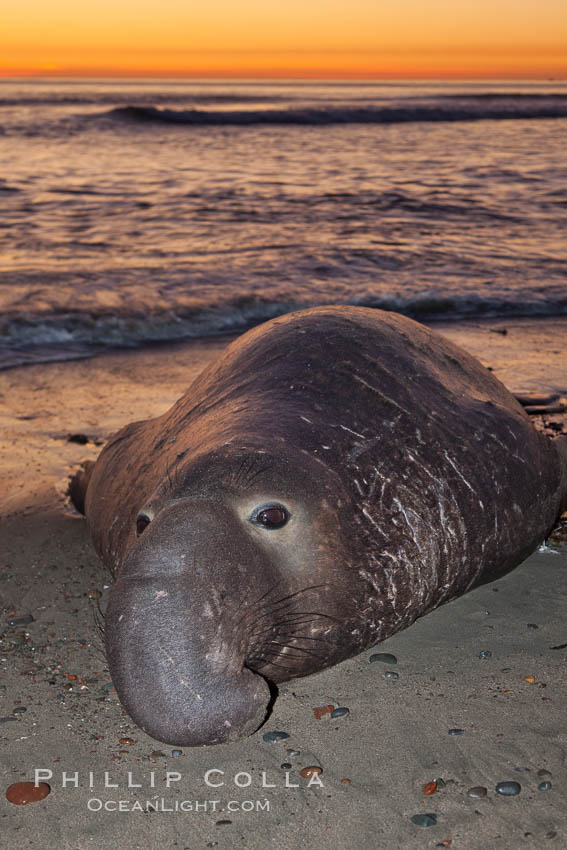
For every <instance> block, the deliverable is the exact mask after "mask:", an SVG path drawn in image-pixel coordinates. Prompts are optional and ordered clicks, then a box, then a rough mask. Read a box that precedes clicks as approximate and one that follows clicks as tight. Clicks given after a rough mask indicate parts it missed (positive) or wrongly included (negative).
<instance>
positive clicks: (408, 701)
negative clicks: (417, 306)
mask: <svg viewBox="0 0 567 850" xmlns="http://www.w3.org/2000/svg"><path fill="white" fill-rule="evenodd" d="M436 327H437V328H438V329H439V330H441V331H442V332H444V333H447V335H448V336H450V337H451V338H452V339H453V340H455V341H457V342H459V343H460V344H461V345H462V346H463V347H465V348H468V349H469V350H471V351H472V352H473V353H475V354H476V355H477V356H480V357H481V359H482V360H483V362H485V363H486V364H487V365H490V366H491V367H492V368H493V369H494V372H495V374H496V375H497V376H498V377H500V378H501V379H502V380H504V382H505V383H506V384H507V386H509V387H510V388H511V389H512V390H514V391H519V390H545V391H549V390H559V391H561V392H563V393H564V394H565V392H566V391H567V356H566V352H567V322H565V321H563V322H562V321H559V320H541V321H539V322H529V321H522V320H513V321H510V322H506V321H503V320H499V321H494V322H487V323H482V324H479V323H474V324H468V323H465V324H460V325H458V326H455V325H450V326H443V325H437V326H436ZM503 330H506V331H507V333H506V334H503V333H502V332H501V331H503ZM225 343H226V340H214V341H207V342H202V343H188V344H179V345H174V346H164V347H157V348H153V349H149V350H145V351H130V352H110V353H107V354H104V355H101V356H99V357H97V358H94V359H92V360H83V361H74V362H68V363H50V364H43V365H39V366H27V367H22V368H18V369H14V370H11V371H7V372H4V373H2V374H1V375H0V393H1V398H2V403H3V412H2V420H3V426H4V427H3V430H2V437H1V446H2V456H3V460H2V483H3V486H2V488H1V491H0V508H1V519H0V528H1V539H2V544H3V545H2V551H1V555H2V559H1V561H0V598H1V603H2V612H1V616H2V621H1V625H2V628H1V633H2V635H3V637H2V640H1V642H0V718H7V717H15V719H13V720H6V721H5V722H0V739H1V748H0V761H1V776H2V788H3V789H4V790H3V793H2V796H1V800H2V802H1V803H0V810H1V813H0V816H1V818H2V820H1V821H0V824H1V830H2V835H3V837H4V842H3V843H5V846H7V847H8V846H9V847H11V848H41V850H52V848H53V850H77V848H81V850H83V848H89V847H92V848H97V850H99V848H100V850H106V848H113V850H114V848H115V847H117V846H118V847H123V848H144V850H145V848H148V847H154V846H155V847H164V848H168V849H169V848H177V847H179V848H191V850H193V848H201V847H207V846H217V847H218V848H220V850H222V848H236V847H239V848H241V847H242V848H246V847H247V848H256V847H258V848H260V847H262V848H263V847H267V846H279V847H310V848H319V847H321V848H323V847H325V848H337V849H338V848H345V847H361V848H380V850H381V848H384V850H391V848H408V850H409V848H411V849H412V850H413V848H421V847H423V848H425V847H435V846H440V845H442V843H443V842H449V841H452V845H448V844H445V845H442V846H452V847H458V848H466V850H469V848H471V850H472V849H473V848H474V849H475V850H476V848H479V850H480V848H482V850H485V849H486V848H491V850H500V848H502V850H504V848H507V850H511V848H516V847H526V848H541V847H550V848H554V847H555V848H562V847H565V846H567V809H566V807H565V802H564V801H565V789H566V787H567V765H566V761H565V752H566V747H567V731H566V730H567V727H566V725H565V708H564V707H565V704H566V698H567V693H566V691H567V683H566V680H565V672H564V671H565V662H566V660H567V648H565V647H564V648H561V649H554V648H552V647H558V646H562V645H563V644H567V626H566V625H565V608H566V604H567V553H566V552H565V551H562V552H559V553H555V552H550V551H544V552H539V553H536V554H534V555H532V556H531V557H530V558H529V559H528V560H527V561H525V562H524V564H522V565H521V566H520V567H519V568H518V569H517V570H515V571H514V572H513V573H512V574H510V575H508V576H506V577H505V578H504V579H502V580H500V581H498V582H495V583H493V584H491V585H488V586H485V587H483V588H479V589H477V590H476V591H473V592H472V593H470V594H469V595H467V596H466V597H463V598H461V599H459V600H456V601H454V602H451V603H450V604H448V605H446V606H444V607H442V608H440V609H438V610H437V611H435V612H434V613H432V614H430V615H428V616H427V617H425V618H423V619H422V620H420V621H419V622H418V623H416V624H415V625H414V626H412V627H411V628H410V629H408V630H406V631H405V632H403V633H401V634H400V635H397V636H395V637H393V638H391V639H389V640H388V641H386V642H384V643H383V644H381V645H380V646H379V647H378V649H374V650H369V651H367V652H365V653H363V654H362V655H361V656H359V657H358V658H355V659H352V660H350V661H347V662H345V663H343V664H341V665H339V666H338V667H335V668H333V669H331V670H328V671H325V672H323V673H320V674H318V675H316V676H311V677H309V678H307V679H302V680H295V681H293V682H290V683H287V684H285V685H283V686H282V687H281V688H280V695H279V698H278V699H277V701H276V704H275V708H274V712H273V714H272V716H271V718H270V719H269V721H268V723H267V724H266V726H265V727H264V728H263V729H262V730H261V731H260V732H258V733H256V734H255V735H253V736H252V737H251V738H249V739H247V740H245V741H241V742H239V743H237V744H232V745H227V746H219V747H213V748H200V749H196V750H190V749H185V750H183V751H182V754H181V755H180V756H178V757H174V756H173V755H172V750H173V749H174V748H172V747H169V746H167V745H163V744H160V743H158V742H156V741H153V740H152V739H151V738H149V737H148V736H146V735H145V734H144V733H143V732H142V731H141V730H139V729H138V728H137V727H136V726H134V724H133V723H132V722H131V721H130V720H129V718H128V717H127V716H126V715H125V714H124V712H123V711H122V709H121V707H120V705H119V703H118V701H117V699H116V695H115V692H114V690H113V689H112V686H111V683H110V680H109V677H108V673H107V671H106V665H105V660H104V656H103V654H102V645H101V640H100V637H99V635H98V632H97V626H96V608H97V606H98V604H102V606H104V601H105V597H106V595H107V593H108V587H107V586H108V584H109V577H108V575H107V574H106V572H105V571H104V570H103V568H102V567H101V566H100V564H99V563H98V561H97V558H96V556H95V555H94V552H93V550H92V548H91V545H90V542H89V539H88V535H87V531H86V523H85V521H84V520H83V519H82V518H81V517H79V516H78V515H77V514H76V513H74V512H73V511H72V509H71V508H70V507H69V506H68V504H67V503H66V499H65V489H66V485H67V479H68V475H69V473H70V471H71V470H72V469H73V467H74V466H75V465H77V464H78V463H80V462H81V461H82V460H85V459H87V458H93V457H96V455H97V454H98V452H99V451H100V445H102V444H103V443H104V441H105V440H106V439H107V437H108V436H109V435H110V434H111V433H112V432H113V431H115V430H116V429H117V428H118V427H120V426H121V425H122V424H124V423H126V422H128V421H132V420H133V419H138V418H146V417H148V416H153V415H156V414H158V413H161V412H163V411H164V410H165V409H166V408H167V407H168V406H169V405H170V404H171V403H172V402H173V401H175V400H176V399H177V398H178V397H179V395H181V393H182V392H183V391H184V389H185V388H186V386H187V385H188V384H189V383H190V382H191V379H192V378H193V377H194V376H195V375H196V374H197V373H198V372H199V371H200V369H201V368H203V366H204V365H205V364H206V363H207V362H209V360H210V359H211V358H212V357H213V356H214V355H215V353H216V352H217V351H218V350H219V349H220V348H221V347H222V346H223V345H224V344H225ZM544 422H547V424H548V426H550V423H555V426H554V427H555V428H560V427H563V428H565V429H566V430H567V424H566V423H567V419H566V418H565V416H564V415H563V416H562V415H554V416H550V417H546V418H545V419H541V418H540V419H539V425H540V426H542V425H543V424H544ZM72 434H84V435H85V436H86V437H87V438H88V440H89V442H88V443H87V444H86V445H81V444H78V443H74V442H68V437H69V435H72ZM28 614H31V615H32V616H33V618H34V619H33V622H31V623H28V624H21V625H16V626H13V627H9V626H8V625H7V622H8V620H9V619H10V618H11V617H14V616H23V615H28ZM377 651H380V652H392V653H394V654H395V655H396V656H397V659H398V663H397V665H395V666H385V665H383V664H381V663H372V664H371V663H369V661H368V659H369V657H370V656H371V655H372V654H373V653H375V652H377ZM483 651H489V652H491V653H492V655H491V656H490V657H488V658H484V659H482V658H480V657H479V655H480V653H481V652H483ZM387 670H395V671H396V672H398V674H399V678H398V679H397V680H395V679H391V678H386V677H385V676H384V673H385V672H386V671H387ZM331 703H332V704H334V705H337V706H347V707H348V708H349V710H350V713H349V714H348V715H347V716H345V717H341V718H337V719H335V720H332V719H330V718H329V717H328V716H327V717H324V718H322V719H320V720H317V719H315V717H314V715H313V708H315V707H317V706H322V705H327V704H331ZM17 707H25V708H26V709H27V710H26V711H25V712H22V713H19V714H16V715H13V711H14V708H17ZM454 728H459V729H463V730H464V733H463V734H461V735H449V729H454ZM270 730H284V731H285V732H287V733H288V734H289V738H287V739H285V740H281V741H279V742H277V743H275V744H270V743H266V742H264V741H263V737H262V735H263V733H264V732H266V731H270ZM121 738H122V739H132V741H133V743H129V742H126V743H125V742H124V741H123V742H122V743H121V741H120V739H121ZM290 749H291V750H293V751H294V752H296V753H297V752H299V755H293V754H291V753H290V752H289V750H290ZM285 763H289V764H291V769H290V770H289V783H288V784H290V785H292V786H298V787H291V788H286V770H285V769H283V768H282V767H281V765H282V764H285ZM308 765H320V766H321V767H322V768H323V773H322V775H321V777H320V781H321V783H322V786H321V785H316V784H313V785H311V787H308V784H309V783H308V780H305V779H302V778H301V777H300V776H299V770H300V769H301V768H303V767H305V766H308ZM35 769H44V770H48V771H51V772H52V777H51V778H49V779H48V781H49V784H50V785H51V788H52V791H51V794H50V795H49V796H48V797H46V798H45V799H44V800H42V801H41V802H38V803H33V804H30V805H27V806H15V805H12V804H11V803H9V802H7V801H6V799H5V797H4V791H5V789H6V788H7V787H8V786H9V785H10V784H11V783H14V782H18V781H23V780H29V779H33V778H34V770H35ZM213 769H214V770H217V771H224V773H223V774H221V773H218V772H216V773H213V774H211V775H210V777H209V781H210V782H211V783H215V784H216V783H220V782H222V781H224V785H220V786H218V785H217V786H216V787H214V786H213V785H212V784H211V785H207V783H206V781H205V774H206V772H207V771H208V770H213ZM542 770H547V771H549V772H550V773H551V774H552V776H551V777H548V776H540V775H538V771H542ZM63 771H65V772H66V774H67V777H66V778H67V780H69V781H68V783H67V785H66V787H63V775H62V774H63ZM105 771H106V772H108V774H109V776H108V777H107V780H108V781H107V784H109V783H115V784H117V785H118V787H117V788H113V787H105ZM168 771H170V772H174V773H176V774H180V778H179V780H178V781H177V777H172V778H171V782H170V787H169V788H168V787H167V772H168ZM75 772H78V776H77V784H78V787H75V783H74V779H75V777H74V774H75ZM89 772H91V773H92V777H90V776H89ZM129 773H130V783H128V779H129V776H128V774H129ZM263 773H264V774H265V776H264V777H263V776H262V774H263ZM152 774H153V777H152ZM236 774H241V775H240V776H239V777H238V780H237V782H238V781H239V782H241V783H242V784H245V783H247V782H248V777H250V785H249V786H247V787H239V786H238V784H235V782H234V776H235V775H236ZM437 777H442V778H443V780H444V781H445V783H446V786H445V787H444V788H439V789H438V791H437V793H435V794H433V795H432V796H426V795H424V794H423V792H422V788H423V786H424V785H425V784H426V783H428V782H430V781H432V780H433V779H435V778H437ZM91 779H92V782H91V781H90V780H91ZM346 780H349V781H346ZM503 780H514V781H516V782H519V783H520V784H521V786H522V790H521V793H520V794H519V795H518V796H516V797H502V796H498V795H496V793H495V791H494V786H495V785H496V783H497V782H500V781H503ZM545 780H549V781H551V783H552V786H553V787H552V788H551V790H548V791H538V790H537V786H538V784H539V783H540V782H542V781H545ZM90 784H92V785H93V787H92V788H90V787H89V785H90ZM128 784H130V785H135V784H137V785H141V786H142V787H130V788H129V787H128ZM152 785H153V787H152ZM479 785H480V786H484V787H486V788H487V789H488V795H487V797H485V798H481V799H473V798H471V797H468V796H467V791H468V789H469V788H471V787H472V786H479ZM266 786H268V787H266ZM89 801H91V802H90V804H89ZM119 801H125V802H124V803H122V804H121V805H122V807H123V808H124V809H125V810H124V811H117V810H116V809H117V808H118V806H119V804H120V803H119ZM184 801H185V803H184V805H183V806H181V803H183V802H184ZM148 802H149V803H157V805H158V806H159V807H160V808H162V809H165V810H162V811H157V812H150V813H146V812H144V811H143V809H145V808H146V807H147V803H148ZM231 803H235V805H231ZM243 803H245V804H246V805H243ZM89 806H90V808H89ZM99 806H101V807H102V808H101V810H100V811H96V809H97V808H98V807H99ZM190 807H191V808H192V810H191V811H183V810H181V809H189V808H190ZM176 808H177V809H178V810H177V811H176V810H175V809H176ZM247 808H252V811H245V810H243V809H247ZM137 809H139V810H137ZM171 809H173V811H171ZM427 812H432V813H435V814H436V815H437V825H435V826H432V827H429V828H423V827H419V826H416V825H414V824H413V823H412V822H411V817H412V816H413V815H416V814H420V813H421V814H423V813H427ZM219 821H220V823H219ZM222 821H230V823H226V822H225V823H223V822H222ZM211 842H217V844H216V845H213V844H212V843H211Z"/></svg>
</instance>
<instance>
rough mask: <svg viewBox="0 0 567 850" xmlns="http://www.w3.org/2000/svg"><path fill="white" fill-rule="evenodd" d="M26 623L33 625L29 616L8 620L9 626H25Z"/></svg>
mask: <svg viewBox="0 0 567 850" xmlns="http://www.w3.org/2000/svg"><path fill="white" fill-rule="evenodd" d="M28 623H33V617H32V615H31V614H24V615H23V616H22V617H12V619H10V620H8V625H9V626H27V625H28Z"/></svg>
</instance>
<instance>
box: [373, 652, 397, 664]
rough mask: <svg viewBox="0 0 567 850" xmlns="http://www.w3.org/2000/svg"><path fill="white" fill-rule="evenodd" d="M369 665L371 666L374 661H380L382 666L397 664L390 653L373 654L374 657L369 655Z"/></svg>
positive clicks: (394, 657)
mask: <svg viewBox="0 0 567 850" xmlns="http://www.w3.org/2000/svg"><path fill="white" fill-rule="evenodd" d="M368 661H369V662H370V664H373V663H374V662H375V661H381V662H382V664H397V663H398V659H397V658H396V656H395V655H392V654H391V653H390V652H375V653H374V655H371V656H370V658H369V659H368Z"/></svg>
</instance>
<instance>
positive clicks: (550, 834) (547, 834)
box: [545, 829, 557, 838]
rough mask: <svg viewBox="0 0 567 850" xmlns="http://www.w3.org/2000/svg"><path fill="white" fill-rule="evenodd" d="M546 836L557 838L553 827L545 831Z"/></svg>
mask: <svg viewBox="0 0 567 850" xmlns="http://www.w3.org/2000/svg"><path fill="white" fill-rule="evenodd" d="M545 837H546V838H557V833H556V832H555V830H554V829H551V830H550V831H549V832H546V833H545Z"/></svg>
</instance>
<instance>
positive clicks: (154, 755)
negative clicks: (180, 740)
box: [150, 750, 165, 759]
mask: <svg viewBox="0 0 567 850" xmlns="http://www.w3.org/2000/svg"><path fill="white" fill-rule="evenodd" d="M150 758H151V759H163V758H165V753H162V751H161V750H154V751H153V753H150Z"/></svg>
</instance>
